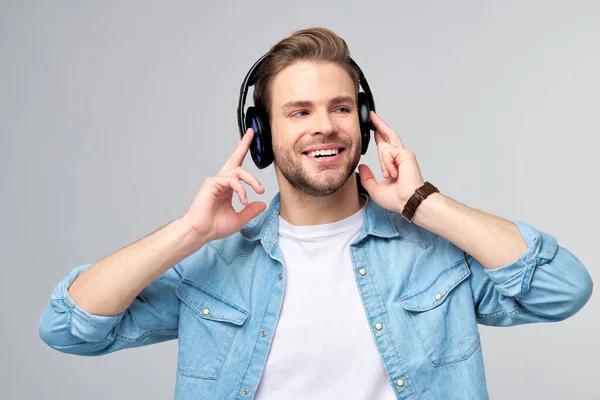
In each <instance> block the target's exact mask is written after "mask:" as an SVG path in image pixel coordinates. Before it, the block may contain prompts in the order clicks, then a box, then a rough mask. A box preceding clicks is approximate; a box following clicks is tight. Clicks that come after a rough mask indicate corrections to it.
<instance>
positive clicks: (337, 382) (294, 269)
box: [255, 206, 396, 400]
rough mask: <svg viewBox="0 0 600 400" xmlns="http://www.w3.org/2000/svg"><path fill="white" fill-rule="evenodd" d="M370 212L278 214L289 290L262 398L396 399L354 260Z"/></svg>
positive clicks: (259, 391) (260, 389) (262, 382)
mask: <svg viewBox="0 0 600 400" xmlns="http://www.w3.org/2000/svg"><path fill="white" fill-rule="evenodd" d="M364 214H365V207H364V206H363V207H362V208H361V209H360V210H359V211H358V212H356V213H355V214H353V215H351V216H349V217H347V218H345V219H342V220H340V221H336V222H333V223H330V224H322V225H312V226H294V225H290V224H289V223H287V222H286V221H285V220H284V219H283V218H281V217H279V246H280V248H281V251H282V253H283V257H284V266H285V274H284V275H285V277H286V278H285V294H284V299H283V304H282V309H281V315H280V319H279V322H278V323H277V327H276V331H275V333H274V336H273V343H272V344H271V348H270V350H269V354H268V357H267V362H266V365H265V370H264V372H263V376H262V378H261V380H260V383H259V386H258V388H257V391H256V396H255V398H256V399H259V400H279V399H286V400H295V399H311V400H331V399H342V398H343V399H345V400H353V399H356V400H364V399H378V400H380V399H381V400H388V399H389V400H394V399H396V396H395V395H394V392H393V390H392V387H391V384H390V382H389V380H388V376H387V374H386V372H385V369H384V366H383V361H382V360H381V357H380V355H379V353H378V351H377V347H376V345H375V342H374V339H373V336H372V334H371V331H370V330H369V323H368V320H367V317H366V315H365V312H364V308H363V306H362V303H361V299H360V295H359V292H358V288H357V286H356V281H355V278H354V272H353V270H352V264H351V262H350V248H349V245H350V243H351V242H352V241H353V240H354V239H355V238H356V237H357V236H358V234H359V233H360V230H361V226H362V223H363V217H364Z"/></svg>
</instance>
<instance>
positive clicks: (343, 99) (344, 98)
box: [282, 96, 354, 111]
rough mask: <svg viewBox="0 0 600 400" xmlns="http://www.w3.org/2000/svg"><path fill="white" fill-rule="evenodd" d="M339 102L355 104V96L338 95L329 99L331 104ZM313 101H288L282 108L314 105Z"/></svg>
mask: <svg viewBox="0 0 600 400" xmlns="http://www.w3.org/2000/svg"><path fill="white" fill-rule="evenodd" d="M339 103H350V104H352V105H354V98H353V97H350V96H337V97H334V98H333V99H331V100H330V101H329V105H332V104H339ZM312 104H313V103H312V102H311V101H308V100H296V101H288V102H287V103H285V104H284V105H283V107H282V110H283V111H285V110H288V109H290V108H294V107H310V106H312Z"/></svg>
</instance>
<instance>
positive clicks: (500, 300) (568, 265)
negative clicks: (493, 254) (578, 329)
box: [465, 221, 593, 326]
mask: <svg viewBox="0 0 600 400" xmlns="http://www.w3.org/2000/svg"><path fill="white" fill-rule="evenodd" d="M512 222H513V223H514V224H515V225H516V226H517V227H518V228H519V231H520V233H521V237H522V238H523V240H524V241H525V243H526V244H527V249H526V250H525V251H524V252H523V254H521V256H520V257H518V258H517V259H516V260H515V261H514V262H512V263H510V264H507V265H504V266H502V267H500V268H494V269H487V268H485V267H483V266H482V265H481V264H480V263H479V262H478V261H477V260H475V259H474V258H473V257H472V256H470V255H469V254H465V256H466V259H467V262H468V264H469V266H470V268H471V272H472V275H473V276H472V279H471V281H472V283H471V285H472V289H473V294H474V300H475V304H476V311H477V317H478V322H480V323H481V324H484V325H498V326H509V325H517V324H524V323H532V322H554V321H561V320H564V319H566V318H569V317H570V316H572V315H574V314H575V313H577V312H578V311H579V310H580V309H581V308H583V306H584V305H585V304H586V303H587V301H588V300H589V298H590V297H591V295H592V290H593V282H592V279H591V276H590V274H589V273H588V271H587V269H586V267H585V265H584V264H583V263H582V262H581V260H579V258H577V257H576V256H575V255H574V254H573V253H571V252H570V251H569V250H567V249H566V248H564V247H562V246H560V245H559V244H558V242H557V240H556V238H555V237H553V236H552V235H549V234H547V233H545V232H542V231H540V230H538V229H536V228H534V227H533V226H531V225H529V224H527V223H525V222H522V221H512Z"/></svg>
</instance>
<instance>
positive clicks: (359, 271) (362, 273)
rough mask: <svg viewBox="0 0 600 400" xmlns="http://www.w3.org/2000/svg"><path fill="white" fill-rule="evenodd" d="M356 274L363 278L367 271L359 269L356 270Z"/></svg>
mask: <svg viewBox="0 0 600 400" xmlns="http://www.w3.org/2000/svg"><path fill="white" fill-rule="evenodd" d="M358 273H359V274H361V275H362V276H365V275H366V274H367V270H366V269H364V268H361V269H359V270H358Z"/></svg>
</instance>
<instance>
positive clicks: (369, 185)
mask: <svg viewBox="0 0 600 400" xmlns="http://www.w3.org/2000/svg"><path fill="white" fill-rule="evenodd" d="M358 176H359V177H360V183H361V185H363V187H364V188H365V189H366V190H367V192H369V193H372V192H373V191H374V190H376V189H377V185H378V183H377V181H376V180H375V176H374V175H373V171H371V168H369V167H368V166H366V165H365V164H360V165H359V166H358Z"/></svg>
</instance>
